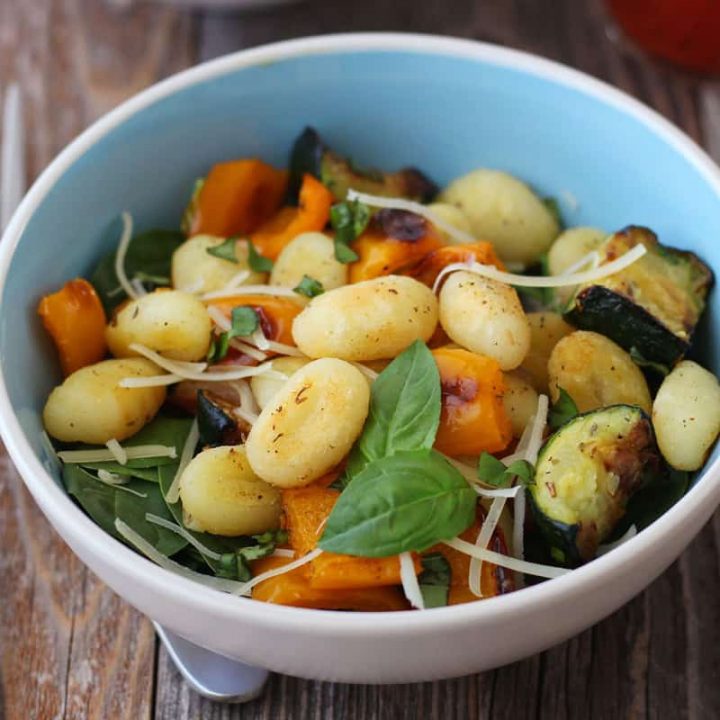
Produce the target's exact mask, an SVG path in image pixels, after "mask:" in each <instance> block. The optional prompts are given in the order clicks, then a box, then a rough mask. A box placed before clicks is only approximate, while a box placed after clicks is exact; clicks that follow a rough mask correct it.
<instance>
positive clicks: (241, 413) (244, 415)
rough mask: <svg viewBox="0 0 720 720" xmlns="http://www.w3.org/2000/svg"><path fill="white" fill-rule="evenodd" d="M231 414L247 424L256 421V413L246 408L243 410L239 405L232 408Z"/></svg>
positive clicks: (252, 423)
mask: <svg viewBox="0 0 720 720" xmlns="http://www.w3.org/2000/svg"><path fill="white" fill-rule="evenodd" d="M232 414H233V415H235V417H237V418H239V419H240V420H243V421H245V422H246V423H247V424H248V425H254V424H255V423H256V422H257V419H258V417H259V416H258V415H256V414H255V413H253V412H249V411H248V410H243V408H241V407H236V408H233V410H232Z"/></svg>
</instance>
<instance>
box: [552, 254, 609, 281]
mask: <svg viewBox="0 0 720 720" xmlns="http://www.w3.org/2000/svg"><path fill="white" fill-rule="evenodd" d="M587 265H589V266H590V267H591V268H596V267H598V265H600V253H599V252H598V251H597V250H591V251H590V252H589V253H588V254H587V255H583V256H582V257H581V258H580V259H579V260H578V261H577V262H576V263H573V264H572V265H570V267H568V268H565V270H563V271H562V272H561V273H560V275H561V276H562V275H573V274H575V273H576V272H578V271H579V270H582V269H583V268H584V267H585V266H587Z"/></svg>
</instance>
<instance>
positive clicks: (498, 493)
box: [473, 485, 521, 500]
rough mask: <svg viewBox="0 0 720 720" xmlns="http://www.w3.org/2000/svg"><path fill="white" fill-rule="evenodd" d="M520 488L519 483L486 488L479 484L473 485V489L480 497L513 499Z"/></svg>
mask: <svg viewBox="0 0 720 720" xmlns="http://www.w3.org/2000/svg"><path fill="white" fill-rule="evenodd" d="M520 488H521V486H520V485H513V486H512V487H509V488H486V487H482V486H481V485H473V490H475V492H476V493H477V494H478V495H480V497H486V498H505V499H506V500H508V499H514V498H515V496H516V495H517V494H518V491H519V489H520Z"/></svg>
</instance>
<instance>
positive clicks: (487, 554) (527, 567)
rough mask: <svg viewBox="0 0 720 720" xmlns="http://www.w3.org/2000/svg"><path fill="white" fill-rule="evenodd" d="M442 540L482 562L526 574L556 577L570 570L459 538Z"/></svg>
mask: <svg viewBox="0 0 720 720" xmlns="http://www.w3.org/2000/svg"><path fill="white" fill-rule="evenodd" d="M443 542H444V544H445V545H447V546H448V547H451V548H454V549H455V550H457V551H458V552H461V553H464V554H465V555H469V556H470V557H475V558H479V559H480V560H483V561H484V562H489V563H492V564H493V565H499V566H500V567H505V568H508V570H514V571H515V572H519V573H526V574H527V575H535V576H536V577H544V578H556V577H560V576H561V575H565V574H566V573H568V572H570V571H569V570H567V569H566V568H558V567H553V566H552V565H541V564H539V563H533V562H528V561H527V560H519V559H518V558H514V557H510V556H509V555H503V554H502V553H498V552H495V551H493V550H484V549H482V548H479V547H477V546H475V545H473V544H472V543H469V542H467V541H465V540H461V539H460V538H453V539H452V540H444V541H443Z"/></svg>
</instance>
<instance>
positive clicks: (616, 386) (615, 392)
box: [548, 330, 652, 413]
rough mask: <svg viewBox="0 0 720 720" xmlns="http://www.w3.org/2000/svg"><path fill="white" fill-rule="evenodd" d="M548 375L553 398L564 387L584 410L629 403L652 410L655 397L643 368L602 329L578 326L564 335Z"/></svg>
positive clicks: (578, 406) (582, 410) (580, 408)
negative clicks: (588, 329)
mask: <svg viewBox="0 0 720 720" xmlns="http://www.w3.org/2000/svg"><path fill="white" fill-rule="evenodd" d="M548 375H549V385H550V397H551V398H552V400H553V402H556V401H557V400H558V398H559V397H560V388H562V389H563V390H565V392H567V393H568V395H570V397H571V398H572V399H573V400H574V402H575V404H576V405H577V408H578V410H579V411H580V412H588V411H589V410H595V409H596V408H601V407H607V406H608V405H617V404H625V405H637V406H638V407H641V408H642V409H643V410H644V411H645V412H647V413H650V410H651V407H652V400H651V399H650V391H649V390H648V386H647V382H646V381H645V377H644V375H643V374H642V372H641V371H640V368H638V366H637V365H635V363H634V362H633V361H632V359H631V357H630V355H628V354H627V353H626V352H625V351H624V350H623V349H622V348H621V347H620V346H619V345H616V344H615V343H614V342H613V341H612V340H610V339H609V338H606V337H605V336H604V335H600V334H599V333H595V332H589V331H586V330H577V331H575V332H574V333H571V334H570V335H567V336H565V337H564V338H562V340H560V342H558V344H557V345H555V347H554V349H553V351H552V354H551V355H550V360H549V361H548Z"/></svg>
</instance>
